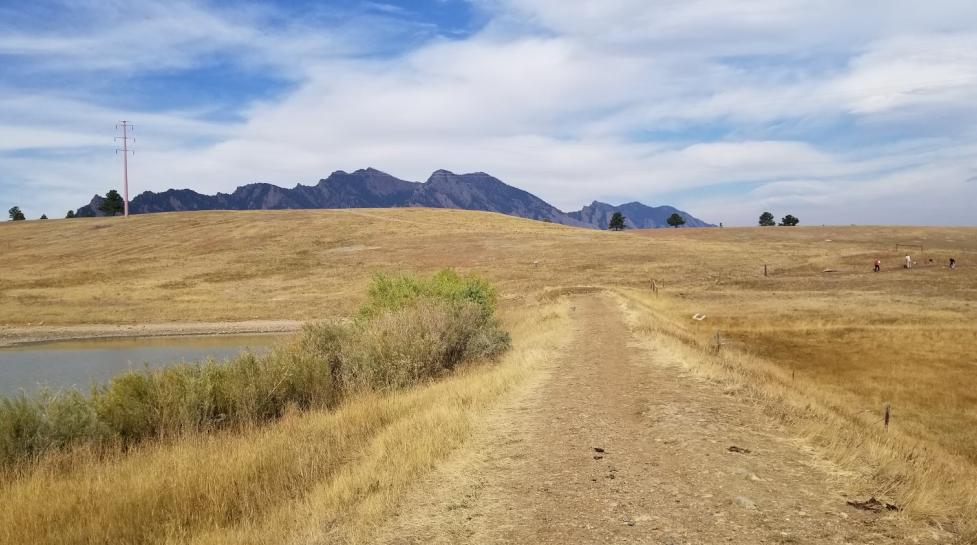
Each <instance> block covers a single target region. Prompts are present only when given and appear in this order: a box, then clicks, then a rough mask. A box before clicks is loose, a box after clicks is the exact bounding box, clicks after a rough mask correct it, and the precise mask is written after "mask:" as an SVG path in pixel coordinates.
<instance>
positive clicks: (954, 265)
mask: <svg viewBox="0 0 977 545" xmlns="http://www.w3.org/2000/svg"><path fill="white" fill-rule="evenodd" d="M950 268H951V269H956V268H957V260H956V259H953V258H952V257H951V258H950Z"/></svg>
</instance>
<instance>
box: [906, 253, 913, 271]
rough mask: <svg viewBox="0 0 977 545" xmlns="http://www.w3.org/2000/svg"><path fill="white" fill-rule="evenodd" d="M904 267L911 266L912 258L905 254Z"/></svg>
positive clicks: (908, 267) (909, 267)
mask: <svg viewBox="0 0 977 545" xmlns="http://www.w3.org/2000/svg"><path fill="white" fill-rule="evenodd" d="M906 268H907V269H911V268H913V258H912V257H910V256H908V255H907V256H906Z"/></svg>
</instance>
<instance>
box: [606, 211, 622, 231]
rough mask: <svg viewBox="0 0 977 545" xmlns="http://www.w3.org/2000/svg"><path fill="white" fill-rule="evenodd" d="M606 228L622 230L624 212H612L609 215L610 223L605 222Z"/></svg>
mask: <svg viewBox="0 0 977 545" xmlns="http://www.w3.org/2000/svg"><path fill="white" fill-rule="evenodd" d="M607 228H608V229H610V230H611V231H623V230H624V214H622V213H620V212H614V215H613V216H611V221H610V223H608V224H607Z"/></svg>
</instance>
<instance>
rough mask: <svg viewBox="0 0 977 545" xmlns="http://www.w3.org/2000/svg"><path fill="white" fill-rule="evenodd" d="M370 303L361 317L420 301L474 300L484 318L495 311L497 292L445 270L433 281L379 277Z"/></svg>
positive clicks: (407, 277)
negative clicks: (421, 299)
mask: <svg viewBox="0 0 977 545" xmlns="http://www.w3.org/2000/svg"><path fill="white" fill-rule="evenodd" d="M369 297H370V298H369V301H368V302H367V303H366V304H365V305H363V306H362V307H361V308H360V312H359V314H360V317H367V318H368V317H371V316H374V315H376V314H378V313H379V312H382V311H384V310H395V309H398V308H401V307H404V306H407V305H409V304H410V303H411V302H413V301H415V300H417V299H418V298H422V297H425V298H433V299H438V300H442V301H454V302H462V301H470V302H473V303H475V304H477V305H478V306H479V308H480V309H481V313H482V316H483V317H485V318H488V317H490V316H492V314H493V313H494V312H495V290H494V289H493V288H492V286H491V285H490V284H489V283H488V282H486V281H485V280H482V279H481V278H478V277H474V276H467V277H462V276H459V275H458V273H456V272H455V271H454V270H452V269H444V270H441V271H439V272H438V273H436V274H434V275H433V276H431V277H430V278H423V277H417V276H410V275H401V276H389V275H384V274H378V275H376V276H375V277H374V278H373V283H372V284H371V285H370V289H369Z"/></svg>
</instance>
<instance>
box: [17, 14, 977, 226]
mask: <svg viewBox="0 0 977 545" xmlns="http://www.w3.org/2000/svg"><path fill="white" fill-rule="evenodd" d="M482 4H483V6H484V7H485V9H488V10H490V13H491V14H492V18H491V21H490V22H489V24H488V25H487V26H486V28H485V29H483V30H482V31H481V32H479V33H476V34H475V35H473V36H470V37H467V38H465V39H462V40H445V39H435V40H432V41H429V42H427V43H426V44H424V45H421V46H419V47H416V48H414V49H411V50H408V51H405V52H403V53H401V54H399V55H395V56H362V55H359V54H352V53H351V52H362V51H368V50H370V49H371V44H370V43H368V41H365V40H364V39H363V38H358V39H354V40H352V43H353V45H347V43H346V42H344V38H345V37H346V36H349V35H350V32H349V28H346V27H342V26H337V27H329V28H311V27H310V26H309V25H308V24H304V23H301V22H296V21H288V22H287V24H284V25H277V26H267V25H266V24H265V21H266V19H267V18H268V16H269V15H268V13H265V12H263V11H245V12H243V13H237V14H230V13H228V12H223V11H215V10H213V9H210V10H206V9H203V8H200V7H199V6H196V5H193V4H178V5H176V8H175V9H170V8H167V9H166V10H163V8H155V7H152V6H148V7H147V5H140V7H139V13H140V18H139V22H138V24H135V25H131V26H125V27H122V30H115V29H114V28H110V29H109V30H102V29H101V27H95V28H90V29H87V30H86V31H85V32H80V33H74V34H72V33H67V34H66V35H65V36H52V35H50V34H45V35H42V36H40V37H35V36H34V35H33V34H32V33H31V32H30V31H29V30H24V31H18V32H11V31H9V29H8V30H3V31H0V53H6V54H17V55H23V56H34V57H37V58H41V59H47V60H44V61H43V63H44V65H45V68H46V69H49V70H52V71H57V70H66V69H67V67H68V66H69V65H71V64H72V63H77V64H79V65H80V66H81V67H82V68H84V69H86V70H88V69H94V70H109V71H111V70H149V69H156V68H158V67H167V68H170V69H173V68H181V67H186V66H193V65H196V64H198V63H201V62H204V60H202V59H206V57H207V56H208V55H210V54H214V53H215V52H220V53H222V54H233V55H236V56H237V57H239V62H240V63H241V64H242V65H248V66H263V67H266V68H267V69H273V70H275V71H276V73H279V74H282V75H284V76H287V77H290V78H295V79H296V81H297V85H296V87H295V89H294V91H292V92H290V93H287V94H286V95H284V96H282V97H278V98H276V99H273V100H268V101H265V102H258V103H253V104H249V105H247V106H245V107H244V108H243V109H242V111H241V112H240V114H241V117H242V119H243V121H239V122H214V121H210V120H207V115H206V114H207V112H205V111H200V112H195V111H153V110H148V111H125V112H122V111H115V110H113V109H111V108H107V107H104V106H99V105H97V104H95V103H93V102H92V101H91V100H85V99H84V98H83V97H75V98H71V99H68V98H65V96H66V93H57V92H51V93H48V94H43V95H39V96H38V95H32V96H28V97H23V96H18V90H17V89H16V88H14V87H8V88H6V89H0V114H2V115H3V116H4V119H5V120H9V122H8V123H9V124H5V126H4V127H2V128H0V141H2V142H4V144H3V145H2V146H0V172H2V174H0V176H2V177H0V197H3V198H6V199H17V200H18V201H24V202H26V201H27V197H28V196H29V195H30V194H32V193H33V190H32V189H30V187H38V186H39V185H42V184H48V183H49V180H50V177H51V176H52V175H58V176H65V177H67V178H70V179H71V182H70V185H71V186H72V187H76V188H77V190H76V191H74V192H69V191H66V190H59V191H58V195H59V196H58V197H57V199H52V200H57V202H58V204H59V205H60V206H61V207H62V208H66V207H67V206H68V205H69V204H70V205H76V204H80V203H79V202H78V201H77V197H78V195H84V198H85V199H87V198H88V196H89V195H90V194H91V193H94V192H95V191H99V192H101V191H104V189H105V188H106V184H108V183H111V182H110V181H111V180H113V179H114V178H115V177H117V170H118V169H117V165H115V164H113V162H112V159H113V158H112V157H110V156H108V154H107V153H106V152H108V151H110V150H111V143H110V140H109V138H110V135H109V134H106V131H105V129H106V128H109V127H110V125H111V124H112V123H114V121H115V120H116V119H119V118H121V116H126V117H129V118H132V119H134V120H135V121H136V122H137V125H138V124H140V123H141V124H143V125H145V126H146V127H150V128H149V129H147V130H148V131H149V132H148V133H147V132H145V131H144V132H141V133H139V135H140V137H141V141H140V142H139V144H140V145H139V149H140V151H139V155H137V156H136V158H135V159H134V161H133V176H132V180H133V185H134V187H137V188H139V189H140V190H141V189H154V190H160V189H165V188H168V187H181V186H189V187H193V188H194V189H197V190H200V191H205V192H214V191H218V190H221V191H227V190H230V189H233V188H234V187H235V186H236V185H239V184H242V183H247V182H251V181H258V180H261V181H270V182H273V183H278V184H280V185H292V184H294V183H296V182H303V183H310V182H313V181H315V180H316V179H318V178H319V177H323V176H325V175H327V174H328V173H329V172H331V171H332V170H336V169H340V168H344V169H354V168H361V167H366V166H374V167H376V168H381V169H384V170H387V171H389V172H390V173H392V174H394V175H398V176H401V177H405V178H410V179H415V180H417V179H424V178H425V177H426V175H427V174H428V173H430V172H431V171H432V170H434V169H436V168H449V169H452V170H456V171H474V170H482V171H486V172H489V173H492V174H494V175H496V176H498V177H500V178H502V179H503V180H505V181H507V182H509V183H512V184H514V185H517V186H519V187H522V188H524V189H527V190H529V191H532V192H535V193H537V194H539V195H540V196H541V197H543V198H544V199H547V200H550V201H551V202H553V203H554V204H556V205H557V206H561V207H563V208H565V209H569V208H576V207H579V206H580V205H582V204H585V203H587V202H589V201H590V200H592V199H594V198H611V197H619V196H621V197H624V198H626V199H627V200H644V201H646V202H650V203H652V204H659V203H660V199H661V198H663V196H668V198H676V199H678V201H677V202H675V203H669V204H679V205H682V206H685V207H687V208H688V209H689V211H690V212H692V213H693V214H696V215H699V216H702V217H704V218H705V219H709V220H714V221H724V222H726V223H728V224H729V223H737V222H739V223H750V224H752V223H753V221H754V219H753V217H754V216H755V215H756V213H755V212H756V209H757V208H760V207H762V206H775V205H776V206H778V207H780V206H783V207H788V206H789V207H794V210H796V212H793V213H795V215H800V214H801V213H802V212H803V213H804V214H805V216H806V217H808V218H811V219H814V220H820V221H818V222H819V223H820V222H841V223H851V222H862V221H861V220H860V219H859V218H862V217H863V215H864V214H863V212H862V211H861V209H862V208H863V207H867V206H871V209H872V214H875V216H873V217H876V216H877V217H878V218H879V219H878V221H879V222H885V221H886V217H887V216H886V214H887V213H890V212H891V214H892V218H891V219H889V220H888V221H892V222H896V221H900V220H901V219H902V218H904V217H906V214H905V210H906V207H908V206H911V205H912V203H917V204H918V203H927V204H926V210H937V209H938V208H939V206H938V205H939V202H940V199H946V200H948V201H953V203H951V204H950V206H949V208H951V209H952V213H951V214H950V215H949V216H948V215H947V214H945V213H942V212H940V213H937V212H932V213H929V212H928V213H927V214H924V215H920V216H913V218H914V219H915V220H916V221H919V222H940V221H953V222H958V223H959V222H966V221H971V222H972V220H967V219H966V218H968V217H969V216H966V217H965V216H964V215H963V213H964V212H963V209H962V208H960V207H959V206H958V205H957V203H959V202H960V201H961V198H963V197H969V196H971V195H973V193H974V188H975V187H977V185H975V184H972V183H966V182H965V180H967V179H970V178H972V177H973V172H974V171H975V170H974V169H975V168H977V164H974V163H973V162H971V159H970V157H972V156H973V155H972V154H970V155H968V153H969V152H970V151H972V150H973V148H974V146H975V144H977V131H975V130H974V129H972V128H971V127H973V126H974V122H977V114H975V113H974V112H975V110H973V108H972V103H973V101H974V99H975V98H977V54H975V53H974V51H977V28H973V25H972V21H975V20H977V5H974V4H973V3H972V2H956V1H940V2H937V3H936V4H938V5H927V6H926V7H925V9H924V8H923V7H920V6H918V5H917V4H916V3H911V2H892V3H888V4H886V6H887V7H886V8H885V9H880V8H879V6H878V5H869V4H865V5H862V4H857V3H856V4H852V3H850V2H840V1H835V2H815V1H813V0H812V1H802V0H791V1H787V2H784V1H774V0H751V1H749V2H737V3H728V2H721V1H719V0H709V1H682V2H679V1H674V2H672V1H669V2H645V1H638V0H633V1H631V0H624V1H605V2H580V3H567V2H562V1H557V0H528V1H519V2H506V1H491V2H489V1H488V0H486V1H484V2H482ZM118 7H119V6H118V5H112V6H111V7H110V8H103V11H105V10H109V11H111V10H113V9H118ZM101 16H102V17H109V16H108V15H105V14H104V13H103V14H102V15H101ZM112 17H114V15H112ZM353 34H356V33H353ZM120 48H121V50H125V51H130V52H132V54H131V55H120V54H117V53H115V51H117V50H119V49H120ZM55 56H57V57H59V58H60V59H61V60H58V61H54V60H51V59H50V58H53V57H55ZM820 131H829V132H828V135H827V136H825V135H824V134H820ZM830 131H834V132H830ZM836 138H837V142H836V140H835V139H836ZM100 139H101V140H104V141H105V143H106V144H107V145H106V146H104V148H103V149H101V150H99V151H98V153H99V154H101V155H98V157H99V159H97V160H93V159H92V158H93V157H95V152H94V151H90V152H87V153H88V154H87V155H83V154H82V151H81V150H86V149H92V148H94V147H96V146H98V142H99V141H100ZM840 142H845V144H842V143H840ZM38 148H41V149H43V148H50V149H51V151H57V152H59V153H60V152H63V151H64V150H65V149H76V150H78V153H77V154H66V155H62V156H57V157H35V156H31V157H26V158H25V157H20V156H17V155H16V154H13V155H11V154H8V155H7V156H4V155H3V152H4V150H6V151H8V152H9V151H11V150H19V151H22V150H37V149H38ZM59 183H60V182H59ZM743 184H747V187H748V189H742V187H741V186H743ZM924 187H925V194H923V195H922V196H920V194H921V193H923V188H924ZM711 188H712V189H715V190H716V191H717V192H718V193H719V194H721V195H722V197H721V198H709V197H708V196H703V195H704V194H707V192H708V191H710V190H711ZM687 190H694V191H693V192H691V193H686V194H683V193H682V192H683V191H687ZM683 195H684V196H683ZM72 199H74V201H72V202H69V201H71V200H72ZM26 208H29V207H27V206H25V209H26ZM757 213H758V212H757ZM713 214H714V215H713ZM723 218H726V219H723ZM947 218H949V219H947ZM802 219H803V218H802Z"/></svg>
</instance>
